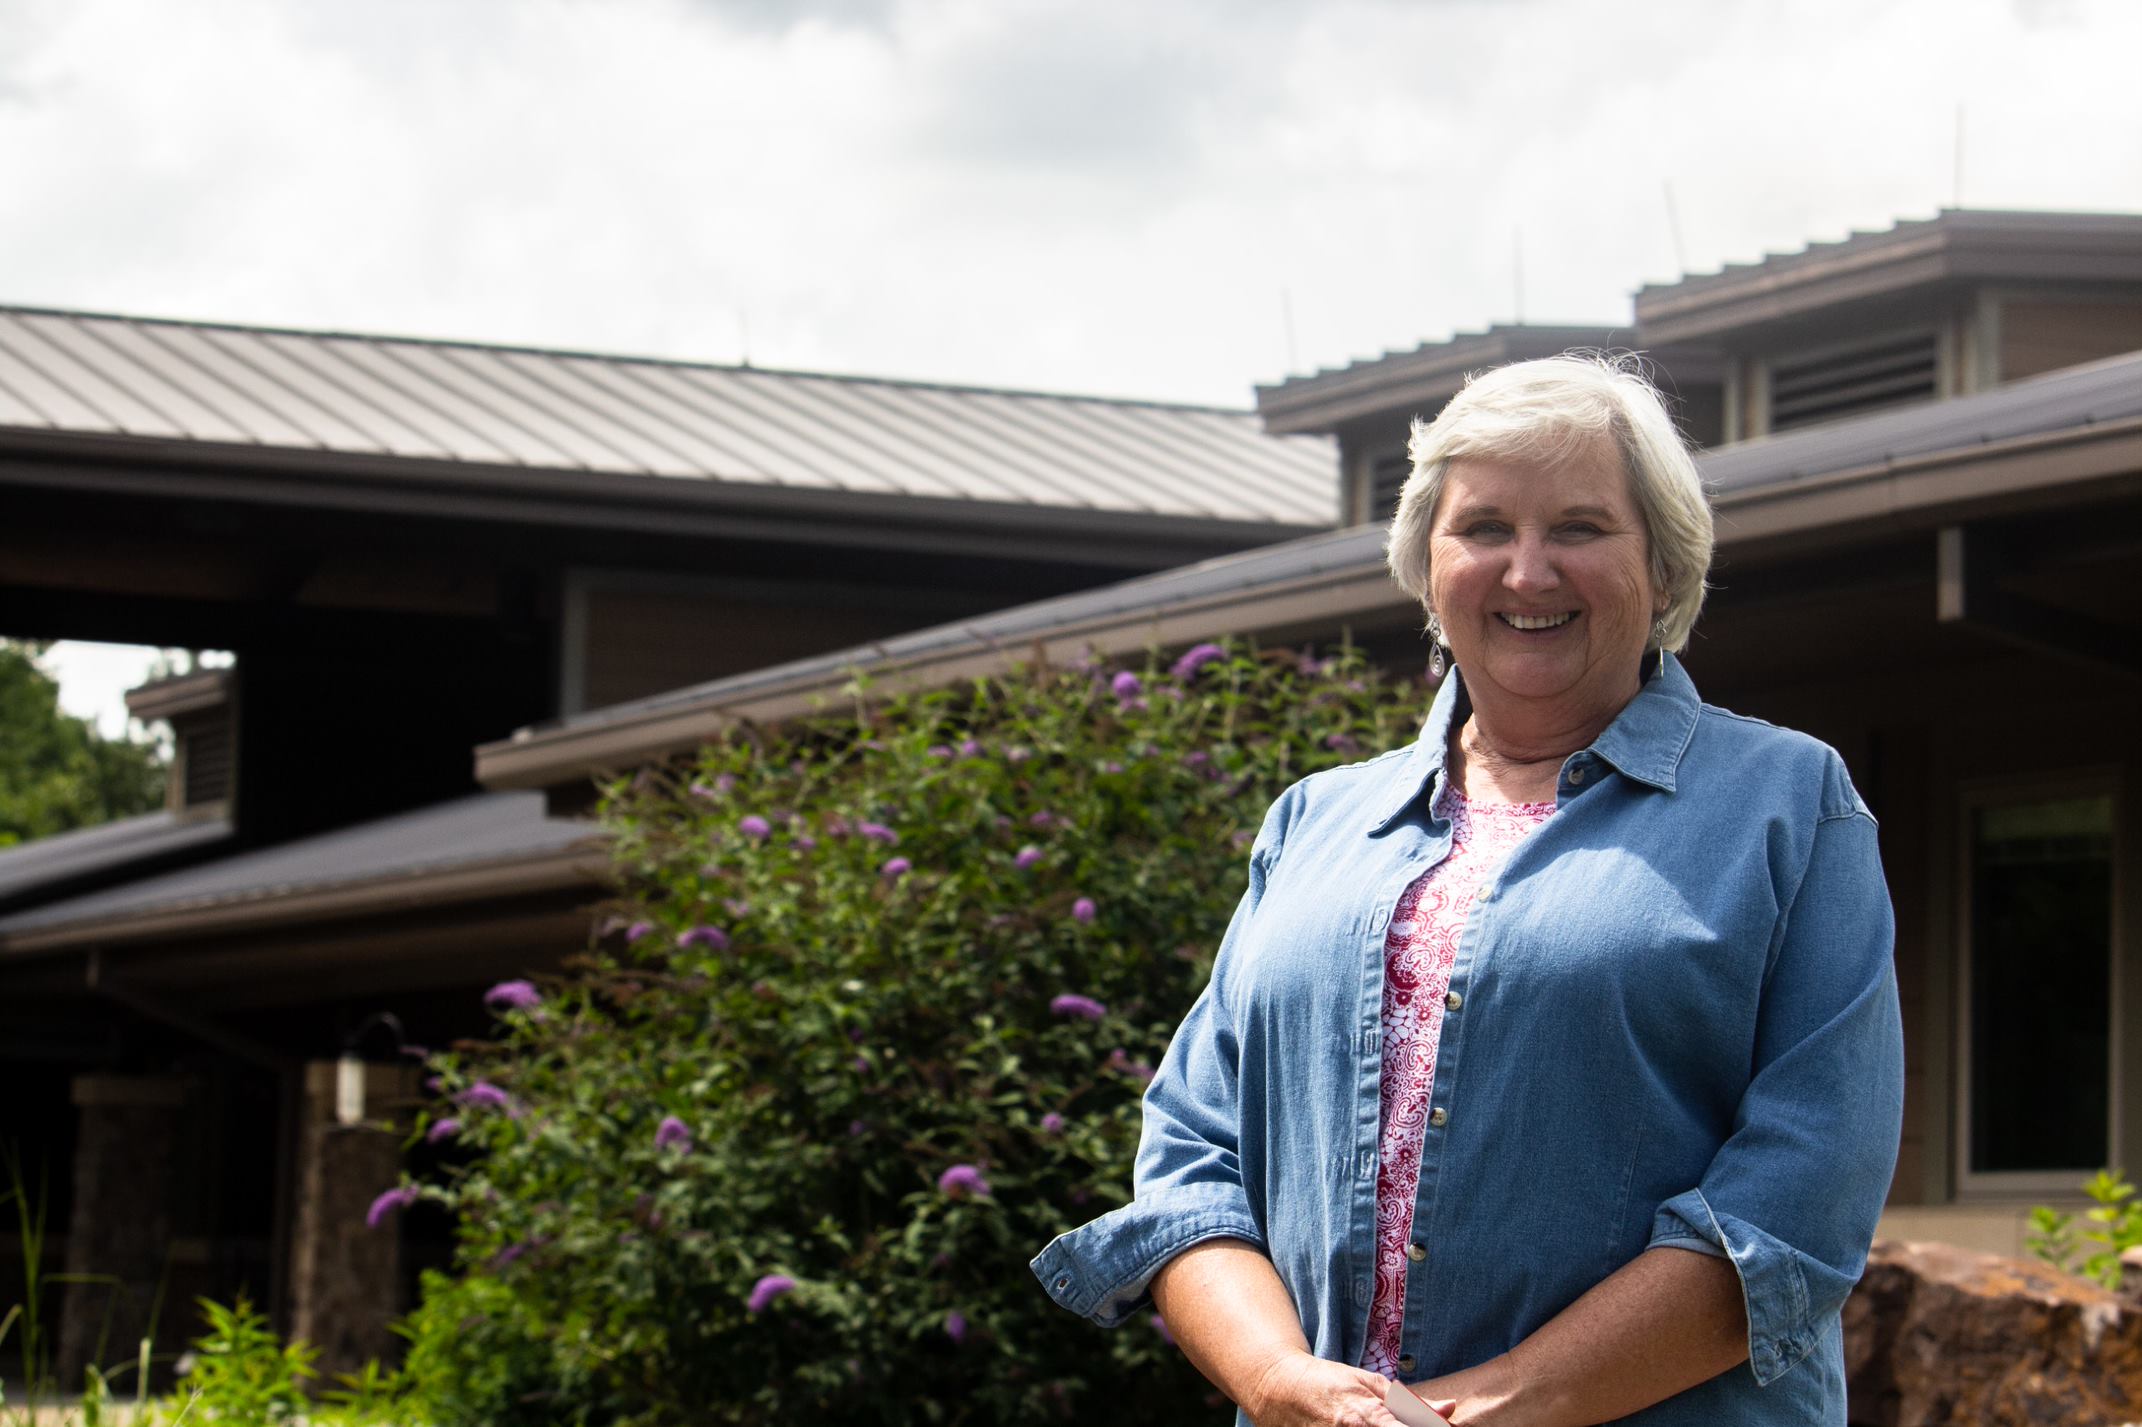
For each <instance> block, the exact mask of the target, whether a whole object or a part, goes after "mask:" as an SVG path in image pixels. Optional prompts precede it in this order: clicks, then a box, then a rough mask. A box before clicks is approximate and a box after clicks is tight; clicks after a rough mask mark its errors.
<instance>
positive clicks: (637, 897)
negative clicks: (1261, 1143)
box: [405, 650, 1422, 1427]
mask: <svg viewBox="0 0 2142 1427" xmlns="http://www.w3.org/2000/svg"><path fill="white" fill-rule="evenodd" d="M1178 667H1180V666H1178ZM855 694H856V697H855V703H854V707H853V709H852V710H851V711H850V712H848V713H846V714H844V715H840V716H833V715H827V716H822V717H819V718H816V719H812V720H808V721H805V722H803V723H801V724H799V725H797V726H794V727H790V728H786V729H782V730H766V729H743V730H739V731H737V732H736V733H734V734H733V735H732V736H730V737H728V738H726V739H724V740H723V741H721V742H718V743H715V744H713V745H711V746H709V747H707V748H706V749H704V750H703V752H702V754H701V756H700V757H699V758H698V760H697V761H696V763H695V764H694V765H693V766H692V767H690V768H689V769H686V770H681V771H677V772H675V773H673V774H672V773H662V772H650V773H645V774H642V775H640V776H639V777H637V778H634V779H631V780H626V781H620V782H618V783H616V784H614V785H613V786H611V787H610V788H609V789H608V790H607V795H606V805H605V806H606V820H607V823H608V825H609V827H610V829H611V830H612V833H613V836H614V844H613V845H614V852H615V857H616V862H617V867H618V876H619V879H620V884H621V886H620V893H621V895H620V902H619V914H618V915H617V916H616V917H614V918H612V919H611V920H610V921H609V922H608V923H607V925H606V928H605V931H604V935H603V936H602V937H601V938H600V939H599V941H598V944H597V946H596V948H595V950H594V951H592V952H591V953H590V954H589V955H588V956H587V957H586V958H585V959H584V961H583V962H582V963H581V964H580V965H578V966H577V967H576V968H575V969H574V970H573V971H572V972H571V973H570V974H569V975H567V976H566V977H563V978H560V979H557V980H554V981H550V982H546V983H545V985H544V986H543V987H542V988H541V991H542V999H541V1002H540V1004H533V1005H525V1006H521V1007H518V1008H515V1009H509V1010H505V1011H502V1012H501V1022H502V1024H501V1034H500V1038H499V1039H498V1040H497V1041H496V1042H495V1043H490V1044H484V1045H464V1046H462V1047H458V1048H457V1049H456V1051H455V1052H454V1053H452V1054H449V1055H445V1056H442V1057H440V1058H438V1060H437V1061H436V1063H435V1069H436V1070H437V1073H438V1075H439V1086H440V1091H441V1101H440V1103H439V1104H438V1105H437V1106H436V1107H435V1108H434V1109H433V1110H432V1112H431V1113H430V1115H429V1117H428V1121H427V1122H428V1123H429V1124H431V1125H434V1126H436V1125H437V1123H438V1122H439V1121H441V1120H444V1119H447V1118H451V1119H453V1120H455V1121H456V1122H457V1123H458V1138H459V1140H460V1142H461V1143H462V1144H463V1145H464V1146H465V1147H466V1148H468V1149H469V1150H470V1151H472V1152H473V1153H472V1155H471V1157H470V1158H469V1159H468V1160H467V1161H466V1162H465V1163H464V1164H463V1165H462V1167H461V1168H459V1169H458V1170H457V1171H455V1172H454V1173H452V1174H451V1175H449V1176H448V1177H447V1181H446V1182H445V1183H444V1184H440V1185H434V1186H431V1187H430V1188H428V1189H427V1190H426V1191H425V1192H426V1193H427V1194H428V1195H429V1196H430V1197H432V1198H435V1199H438V1200H442V1201H444V1202H445V1203H446V1204H448V1205H449V1206H451V1207H452V1208H453V1209H454V1210H455V1211H456V1213H457V1215H458V1222H459V1225H460V1229H459V1232H460V1244H459V1272H458V1275H457V1276H456V1277H455V1278H453V1279H447V1278H444V1277H434V1278H432V1279H430V1280H428V1281H427V1284H426V1292H425V1298H424V1303H423V1306H422V1307H421V1308H419V1309H418V1311H417V1312H416V1313H415V1314H414V1315H413V1316H412V1318H411V1319H410V1320H409V1322H408V1323H407V1324H406V1325H405V1331H406V1332H407V1333H408V1334H409V1336H410V1338H411V1343H412V1346H411V1351H410V1354H409V1359H408V1362H407V1364H406V1371H407V1374H408V1377H409V1378H410V1380H411V1382H412V1383H413V1384H414V1385H415V1387H416V1391H417V1394H418V1400H419V1403H420V1406H419V1407H418V1409H417V1410H418V1411H419V1413H420V1415H423V1416H426V1417H428V1419H429V1420H430V1421H432V1422H434V1423H436V1424H438V1427H460V1424H478V1423H482V1424H492V1425H493V1427H495V1424H505V1423H520V1422H527V1423H534V1422H538V1421H540V1422H585V1423H610V1422H630V1423H639V1424H667V1423H683V1422H695V1423H696V1422H709V1423H731V1424H760V1423H789V1422H799V1421H813V1420H823V1421H836V1422H853V1423H886V1424H909V1423H948V1424H951V1423H995V1422H1013V1421H1020V1422H1026V1421H1052V1420H1097V1419H1098V1418H1099V1417H1100V1416H1102V1415H1105V1416H1107V1418H1108V1420H1110V1421H1111V1422H1116V1423H1121V1424H1134V1423H1141V1422H1153V1423H1171V1424H1172V1423H1180V1422H1191V1421H1212V1420H1215V1419H1216V1418H1217V1416H1218V1415H1219V1412H1218V1403H1217V1399H1216V1398H1214V1397H1213V1396H1212V1395H1211V1394H1210V1393H1209V1390H1208V1389H1207V1388H1206V1386H1205V1384H1204V1383H1203V1382H1202V1381H1201V1380H1200V1379H1199V1378H1198V1376H1197V1375H1196V1373H1195V1372H1193V1371H1192V1370H1191V1369H1190V1368H1189V1367H1188V1366H1187V1365H1186V1364H1185V1363H1184V1362H1183V1361H1182V1360H1181V1358H1180V1356H1179V1354H1178V1353H1177V1352H1176V1351H1175V1350H1174V1349H1173V1348H1172V1347H1171V1346H1170V1345H1169V1343H1168V1342H1167V1340H1166V1339H1165V1338H1164V1336H1163V1335H1162V1333H1161V1332H1160V1331H1159V1330H1158V1328H1157V1324H1149V1323H1146V1322H1138V1323H1135V1324H1132V1325H1130V1326H1128V1327H1126V1328H1125V1329H1123V1330H1121V1331H1119V1332H1116V1333H1103V1332H1101V1331H1099V1330H1097V1329H1094V1328H1091V1327H1089V1326H1086V1325H1082V1324H1080V1323H1079V1322H1077V1321H1076V1320H1074V1319H1072V1318H1071V1317H1070V1316H1068V1315H1067V1314H1065V1313H1064V1312H1063V1311H1062V1310H1060V1309H1058V1308H1056V1307H1055V1306H1054V1305H1053V1304H1051V1303H1050V1302H1049V1301H1048V1300H1047V1298H1046V1297H1045V1296H1044V1294H1043V1293H1042V1291H1041V1289H1040V1287H1039V1286H1038V1285H1037V1284H1036V1283H1035V1282H1034V1280H1033V1278H1032V1276H1031V1274H1030V1273H1029V1272H1028V1271H1027V1268H1026V1261H1027V1259H1028V1258H1029V1257H1030V1256H1031V1255H1033V1254H1034V1253H1036V1252H1037V1251H1038V1250H1039V1249H1040V1248H1041V1246H1042V1245H1043V1244H1044V1243H1045V1242H1046V1241H1047V1240H1048V1239H1049V1238H1050V1237H1051V1236H1053V1235H1055V1234H1057V1233H1059V1232H1062V1231H1063V1230H1066V1229H1069V1228H1071V1227H1073V1226H1075V1225H1077V1224H1079V1223H1081V1222H1084V1221H1085V1220H1088V1219H1091V1218H1093V1217H1094V1216H1096V1215H1098V1214H1100V1213H1102V1212H1104V1211H1106V1210H1108V1209H1111V1208H1114V1207H1116V1206H1117V1205H1120V1204H1122V1203H1124V1202H1125V1201H1126V1200H1127V1198H1128V1197H1129V1193H1130V1184H1129V1181H1130V1163H1131V1157H1132V1155H1133V1152H1134V1150H1135V1147H1136V1142H1137V1135H1138V1128H1139V1097H1140V1094H1141V1092H1142V1091H1143V1089H1144V1085H1145V1081H1146V1079H1147V1078H1149V1077H1150V1074H1151V1070H1150V1067H1151V1066H1152V1065H1153V1064H1154V1063H1155V1062H1156V1061H1157V1060H1158V1058H1159V1056H1160V1054H1161V1052H1162V1051H1163V1049H1164V1048H1165V1046H1166V1042H1167V1038H1168V1036H1169V1034H1170V1032H1171V1031H1172V1029H1173V1027H1174V1025H1175V1023H1176V1022H1177V1021H1178V1020H1179V1019H1180V1017H1181V1016H1182V1014H1183V1012H1184V1010H1185V1009H1187V1007H1188V1005H1189V1003H1190V1001H1191V1000H1192V999H1193V997H1194V996H1195V995H1196V993H1197V991H1198V989H1199V988H1200V987H1201V986H1202V985H1203V983H1204V980H1205V978H1206V976H1207V974H1208V973H1209V971H1210V967H1211V957H1212V953H1213V951H1214V949H1215V948H1216V946H1217V944H1218V942H1219V939H1220V935H1221V933H1222V931H1223V930H1224V929H1225V926H1226V922H1227V919H1228V916H1229V914H1230V913H1231V911H1232V910H1233V907H1234V904H1235V902H1236V900H1237V899H1238V897H1239V896H1240V893H1241V891H1242V888H1243V885H1244V879H1245V872H1244V867H1245V863H1246V855H1247V851H1248V848H1249V844H1250V842H1251V840H1252V838H1253V837H1254V835H1255V832H1256V829H1257V826H1258V822H1259V819H1260V817H1261V815H1262V812H1263V810H1264V808H1265V807H1266V805H1267V804H1268V803H1269V802H1270V800H1271V799H1272V798H1273V797H1275V796H1276V795H1277V794H1278V793H1279V792H1280V791H1281V790H1282V789H1283V788H1284V787H1285V786H1286V785H1287V784H1289V783H1291V782H1292V781H1294V780H1295V779H1297V778H1299V777H1300V776H1302V775H1303V774H1305V773H1308V772H1311V771H1314V770H1315V769H1318V768H1321V767H1327V766H1331V765H1334V764H1338V763H1344V762H1349V761H1353V760H1355V759H1357V758H1359V757H1362V756H1364V755H1365V754H1366V753H1368V752H1373V751H1379V750H1382V749H1385V748H1390V747H1394V746H1397V745H1400V744H1403V743H1406V742H1408V741H1410V740H1411V738H1412V737H1413V734H1414V730H1415V728H1416V726H1417V724H1418V720H1419V718H1420V715H1421V704H1422V699H1421V695H1420V691H1419V689H1418V688H1417V687H1414V688H1405V687H1400V686H1398V685H1396V684H1393V683H1391V682H1389V681H1387V680H1385V679H1383V678H1381V677H1380V676H1379V675H1377V674H1376V673H1374V672H1373V671H1371V670H1370V669H1368V668H1367V667H1366V666H1365V665H1364V664H1363V663H1362V662H1361V661H1359V660H1358V659H1357V658H1354V657H1351V656H1346V657H1342V658H1340V659H1339V660H1336V661H1333V662H1331V663H1329V664H1325V663H1317V662H1314V661H1310V660H1308V659H1306V658H1297V657H1296V656H1294V655H1291V654H1288V655H1278V654H1264V655H1256V654H1252V653H1246V652H1241V651H1236V652H1232V653H1226V654H1222V653H1221V652H1220V651H1217V650H1214V651H1211V657H1210V659H1209V662H1205V663H1203V665H1202V667H1194V666H1193V667H1190V668H1188V669H1186V670H1183V671H1182V672H1180V673H1170V672H1169V671H1166V670H1162V669H1159V668H1154V667H1148V668H1146V669H1144V670H1143V671H1141V672H1140V673H1138V674H1136V675H1125V674H1118V673H1116V672H1115V671H1112V670H1108V669H1085V668H1075V669H1063V668H1049V667H1044V668H1037V669H1029V670H1025V671H1021V672H1017V673H1013V674H1010V675H1006V676H1003V677H1000V678H989V679H984V680H981V681H978V682H975V683H973V684H971V685H968V686H965V687H962V688H958V689H953V690H942V691H936V692H931V693H926V694H919V695H911V696H904V697H898V698H892V699H889V700H885V701H882V702H873V701H871V700H870V699H869V698H868V691H867V690H861V689H858V690H856V691H855ZM1067 995H1068V996H1074V997H1084V998H1089V1000H1090V1002H1091V1003H1093V1004H1084V1005H1082V1004H1081V1003H1079V1002H1075V1001H1074V1002H1068V1003H1060V1004H1059V1003H1057V998H1058V997H1059V996H1067ZM531 998H532V993H530V994H529V995H524V997H523V998H522V999H531ZM665 1124H667V1125H668V1130H667V1133H664V1126H665ZM963 1166H964V1167H965V1168H962V1167H963ZM783 1282H786V1283H788V1284H791V1285H792V1287H789V1288H788V1289H787V1291H785V1292H783V1291H780V1288H781V1285H782V1283H783ZM755 1289H756V1293H755Z"/></svg>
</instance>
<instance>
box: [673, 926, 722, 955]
mask: <svg viewBox="0 0 2142 1427" xmlns="http://www.w3.org/2000/svg"><path fill="white" fill-rule="evenodd" d="M677 946H678V949H680V950H682V949H683V948H685V947H688V946H703V947H707V948H709V949H711V950H714V951H727V950H728V949H729V934H728V933H727V932H725V931H723V930H722V929H721V928H720V927H693V928H692V929H691V930H690V931H688V932H686V933H685V934H684V935H682V936H680V937H678V938H677Z"/></svg>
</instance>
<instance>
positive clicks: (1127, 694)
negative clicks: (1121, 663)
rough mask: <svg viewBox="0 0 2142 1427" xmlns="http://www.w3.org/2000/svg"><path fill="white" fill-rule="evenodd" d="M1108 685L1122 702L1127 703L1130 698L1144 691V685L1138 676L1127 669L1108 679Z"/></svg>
mask: <svg viewBox="0 0 2142 1427" xmlns="http://www.w3.org/2000/svg"><path fill="white" fill-rule="evenodd" d="M1108 687H1109V690H1110V691H1111V692H1113V693H1114V694H1115V696H1116V697H1117V698H1118V699H1120V700H1122V701H1123V702H1124V703H1129V702H1130V701H1131V700H1132V699H1135V698H1137V697H1138V695H1140V694H1142V693H1144V692H1145V685H1144V684H1142V683H1140V682H1139V681H1138V676H1137V675H1136V674H1133V673H1132V672H1131V671H1130V670H1128V669H1125V670H1124V671H1123V672H1122V673H1120V674H1118V675H1116V677H1115V678H1114V679H1112V680H1110V681H1109V684H1108Z"/></svg>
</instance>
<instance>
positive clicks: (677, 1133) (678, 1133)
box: [654, 1115, 692, 1150]
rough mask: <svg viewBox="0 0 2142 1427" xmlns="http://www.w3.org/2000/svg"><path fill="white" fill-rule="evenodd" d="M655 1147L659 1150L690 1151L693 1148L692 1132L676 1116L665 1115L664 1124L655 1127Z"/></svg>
mask: <svg viewBox="0 0 2142 1427" xmlns="http://www.w3.org/2000/svg"><path fill="white" fill-rule="evenodd" d="M654 1147H655V1148H656V1149H657V1150H688V1149H690V1148H691V1147H692V1132H691V1130H690V1129H688V1128H687V1127H686V1126H685V1123H684V1121H682V1120H680V1119H678V1118H677V1117H676V1116H675V1115H664V1116H663V1117H662V1123H661V1124H659V1125H657V1126H655V1132H654Z"/></svg>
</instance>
